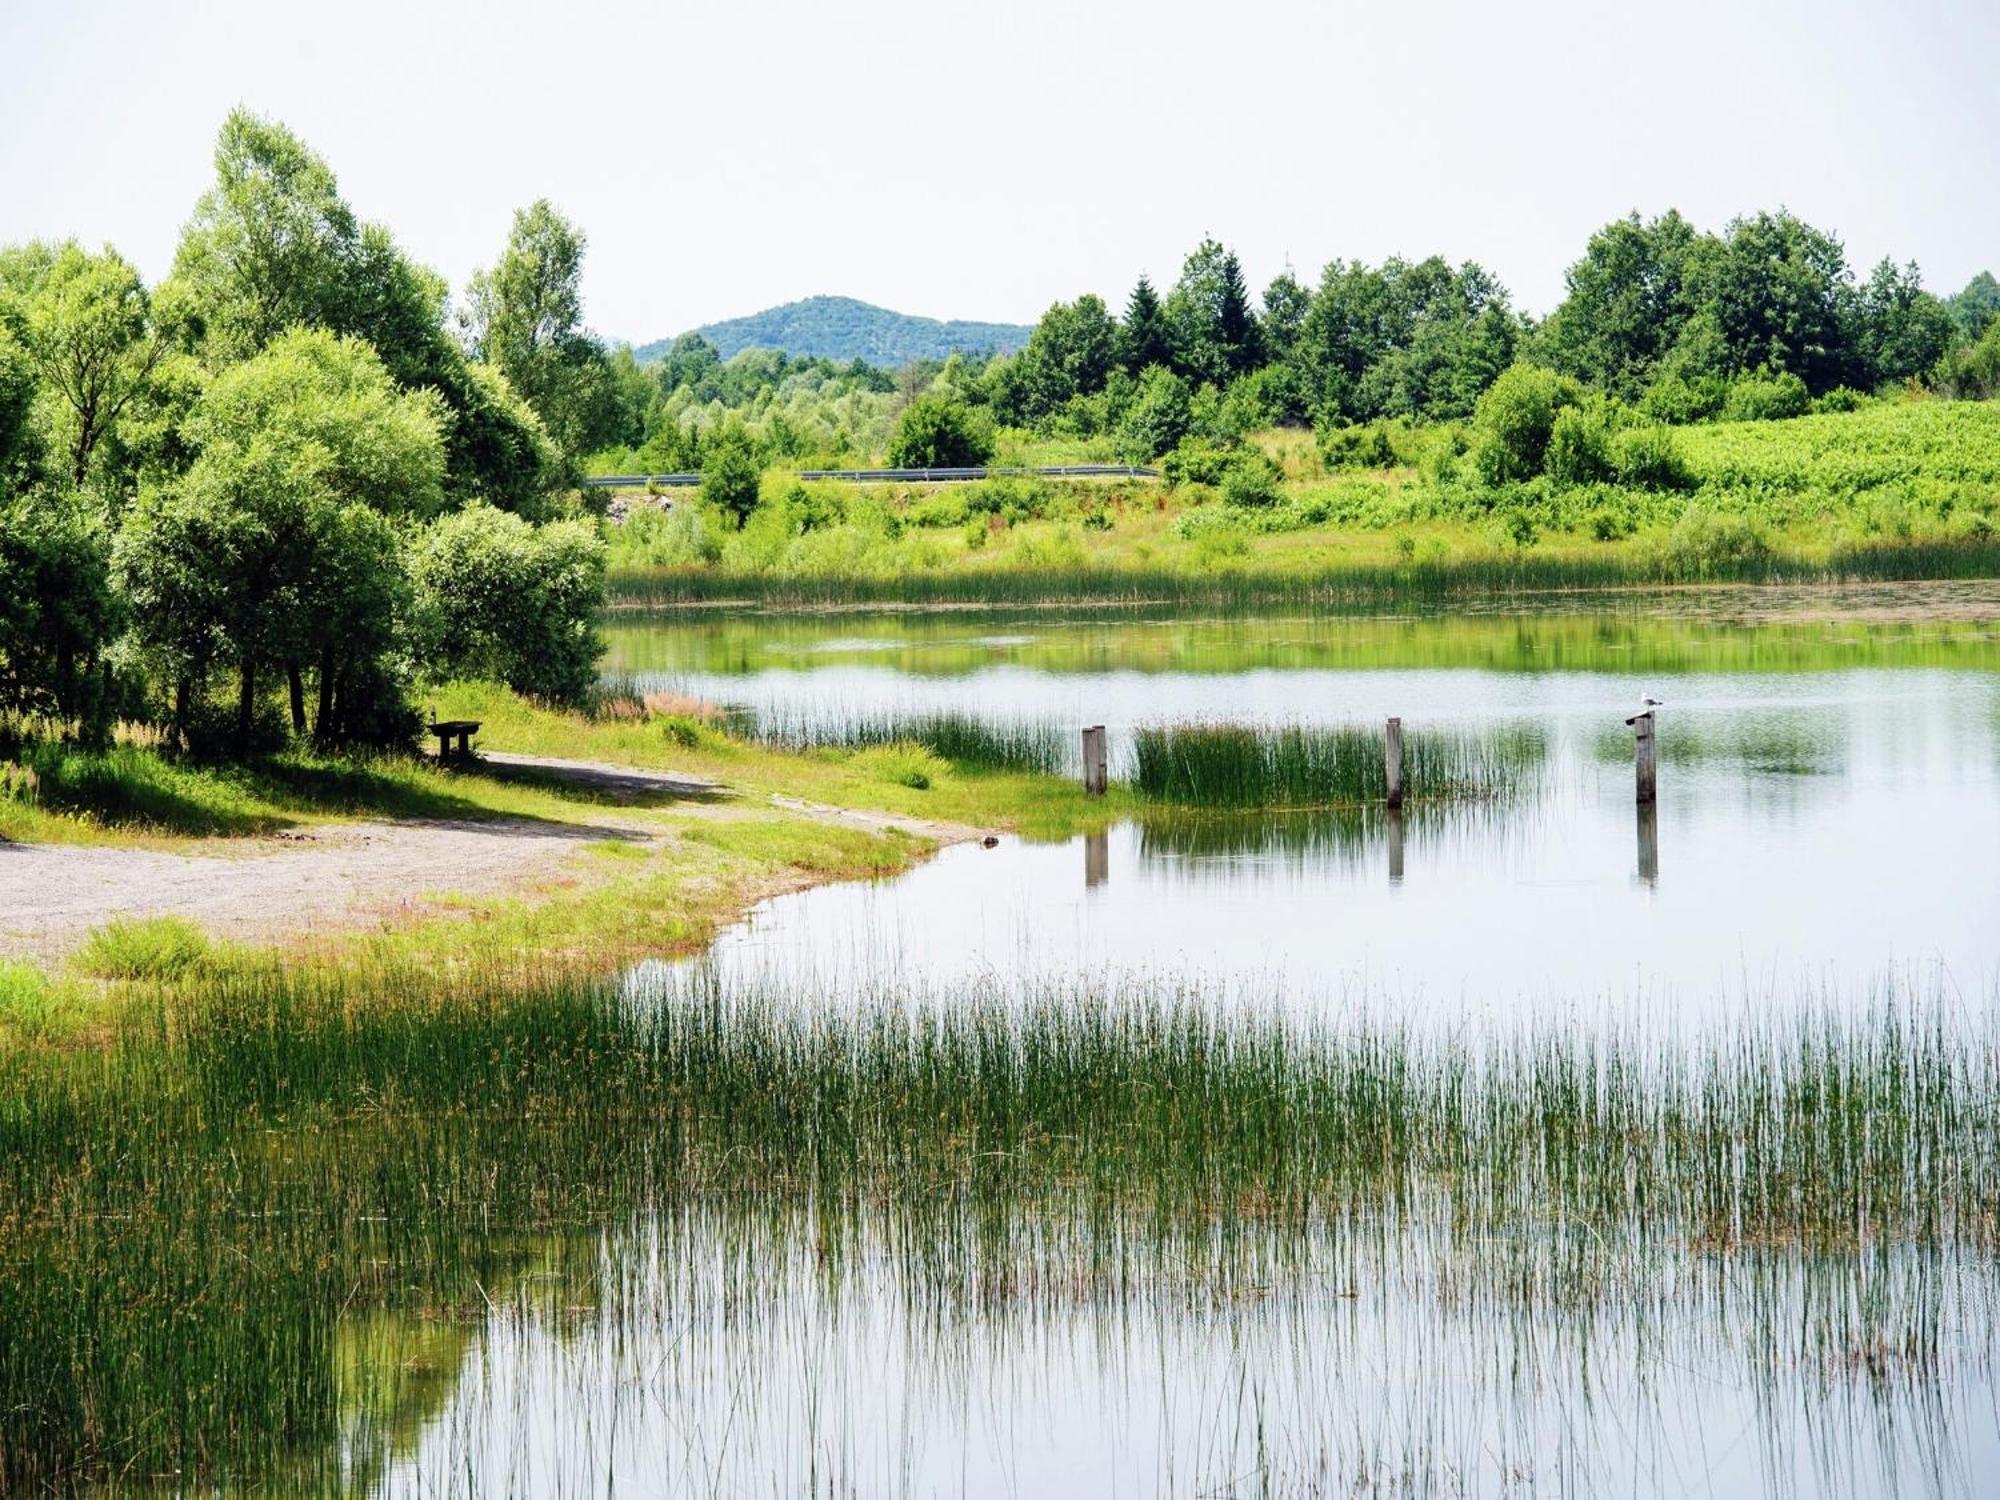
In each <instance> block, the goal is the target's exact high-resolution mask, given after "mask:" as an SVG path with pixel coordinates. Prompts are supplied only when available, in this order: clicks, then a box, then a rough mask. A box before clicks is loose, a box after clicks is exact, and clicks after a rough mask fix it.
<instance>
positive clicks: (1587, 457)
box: [1543, 403, 1612, 489]
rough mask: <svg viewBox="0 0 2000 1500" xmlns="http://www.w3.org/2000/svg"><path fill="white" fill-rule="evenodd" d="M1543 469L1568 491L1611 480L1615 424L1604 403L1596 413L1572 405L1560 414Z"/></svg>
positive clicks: (1557, 417)
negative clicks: (1612, 430)
mask: <svg viewBox="0 0 2000 1500" xmlns="http://www.w3.org/2000/svg"><path fill="white" fill-rule="evenodd" d="M1543 466H1544V467H1545V468H1546V469H1547V470H1548V475H1549V478H1551V479H1553V480H1554V481H1555V482H1556V483H1557V484H1558V485H1560V486H1562V487H1564V488H1565V489H1571V488H1575V487H1577V486H1579V485H1586V484H1602V483H1604V481H1605V480H1607V479H1609V478H1610V477H1611V475H1612V464H1611V422H1610V416H1609V412H1608V410H1607V409H1606V408H1604V406H1603V405H1602V403H1599V405H1598V407H1597V409H1595V410H1591V409H1588V408H1585V407H1581V406H1571V407H1565V408H1564V409H1563V410H1561V411H1559V412H1557V413H1556V420H1555V424H1554V425H1553V426H1552V427H1551V428H1550V429H1549V444H1548V452H1547V454H1546V455H1545V457H1544V460H1543Z"/></svg>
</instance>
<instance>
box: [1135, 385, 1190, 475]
mask: <svg viewBox="0 0 2000 1500" xmlns="http://www.w3.org/2000/svg"><path fill="white" fill-rule="evenodd" d="M1189 420H1190V417H1189V406H1188V388H1187V382H1186V381H1185V380H1182V379H1181V378H1180V376H1178V375H1176V374H1174V372H1173V371H1171V370H1169V369H1168V368H1167V367H1166V366H1164V365H1154V366H1153V367H1152V368H1151V369H1149V370H1147V371H1146V372H1145V374H1143V375H1141V376H1140V377H1139V385H1138V389H1137V391H1136V392H1135V393H1134V395H1133V397H1132V402H1131V404H1130V405H1129V406H1127V407H1126V408H1125V415H1124V419H1123V420H1122V421H1121V422H1120V423H1119V427H1118V453H1119V456H1120V457H1121V458H1123V459H1124V460H1125V462H1127V463H1130V464H1149V463H1151V462H1152V461H1153V460H1154V459H1156V458H1158V457H1159V456H1160V455H1161V454H1163V453H1171V452H1172V451H1173V450H1174V448H1175V447H1176V446H1177V445H1178V444H1179V443H1180V441H1181V439H1182V438H1184V437H1186V436H1187V431H1188V423H1189Z"/></svg>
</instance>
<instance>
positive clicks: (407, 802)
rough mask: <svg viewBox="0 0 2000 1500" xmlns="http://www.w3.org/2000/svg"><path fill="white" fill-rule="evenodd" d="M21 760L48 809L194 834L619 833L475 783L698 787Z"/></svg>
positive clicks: (623, 794) (261, 764)
mask: <svg viewBox="0 0 2000 1500" xmlns="http://www.w3.org/2000/svg"><path fill="white" fill-rule="evenodd" d="M25 759H26V760H27V763H28V764H29V765H30V766H31V767H32V769H33V770H34V772H35V776H36V786H35V791H34V800H35V802H36V803H37V804H38V805H39V806H41V807H42V808H44V809H46V810H48V811H50V812H55V813H62V814H70V815H75V816H81V817H87V818H89V819H91V820H92V821H94V822H96V823H99V824H101V825H103V826H105V827H110V828H133V829H148V830H153V831H157V832H162V833H170V834H182V835H186V836H190V837H254V836H257V835H264V834H273V833H280V832H283V831H284V830H286V829H289V828H294V827H296V826H298V825H299V824H300V823H301V822H303V821H305V819H306V818H308V817H310V816H314V815H319V816H326V815H335V816H370V817H381V818H387V819H397V820H411V819H424V820H429V821H438V822H462V823H474V822H477V823H483V824H489V825H499V826H503V827H504V828H505V829H506V830H507V831H509V832H516V833H519V834H521V835H522V836H534V835H536V834H547V835H561V836H566V837H575V836H577V835H579V834H581V835H584V836H593V835H595V836H601V837H606V838H623V837H626V836H628V834H627V831H626V830H621V829H616V828H600V827H597V826H595V825H592V824H589V823H584V822H576V821H571V820H569V819H566V818H562V817H559V816H550V815H549V814H547V813H537V812H527V811H521V810H518V809H510V808H496V807H493V806H490V805H488V804H486V803H484V802H481V801H480V800H478V799H477V796H476V794H475V790H474V788H475V785H476V783H477V782H478V781H486V782H490V783H493V784H496V785H518V786H524V787H532V788H534V789H536V790H540V791H546V792H549V793H551V794H553V795H555V796H559V797H562V798H563V799H565V800H567V801H573V802H578V803H582V804H585V805H589V806H609V805H614V804H618V803H625V804H628V805H629V804H633V803H635V802H637V803H640V804H641V805H645V804H657V803H666V802H673V801H681V800H688V799H689V798H690V797H692V796H694V795H696V794H695V793H694V791H693V790H692V789H688V790H677V789H673V788H670V787H650V786H649V788H648V792H647V795H646V796H645V797H643V798H639V797H635V796H633V795H632V794H631V793H630V792H629V791H621V789H620V788H619V787H618V786H611V785H594V784H591V783H589V782H579V781H578V780H576V779H574V778H572V777H570V776H567V775H565V774H561V773H559V772H555V771H545V770H541V769H539V768H523V767H513V766H508V767H497V766H487V765H484V764H478V763H475V764H474V765H472V766H469V767H466V768H465V769H464V770H463V771H462V772H458V773H456V774H454V775H450V776H438V775H426V774H418V773H419V771H420V770H421V769H427V767H426V763H425V762H421V761H414V760H383V761H368V760H353V759H347V758H326V759H322V758H319V757H315V756H307V755H278V756H272V757H270V758H268V759H262V760H255V761H248V762H243V763H240V764H235V765H209V764H201V763H197V762H190V761H175V760H169V759H166V758H164V757H162V756H160V755H158V754H156V753H154V752H152V751H150V750H142V749H138V748H136V747H132V746H119V747H117V748H115V749H112V750H110V751H106V752H102V753H97V752H88V751H81V750H76V749H73V748H69V747H57V746H43V747H39V748H38V749H37V750H35V751H33V752H31V753H30V755H29V756H28V757H26V758H25ZM461 777H463V778H465V779H464V780H463V781H461V780H460V778H461ZM454 783H458V785H459V786H462V787H463V790H460V789H458V787H455V785H454ZM720 795H722V793H721V792H720V791H719V790H718V791H715V792H705V793H702V794H701V796H702V798H703V800H707V799H709V798H713V797H716V796H720Z"/></svg>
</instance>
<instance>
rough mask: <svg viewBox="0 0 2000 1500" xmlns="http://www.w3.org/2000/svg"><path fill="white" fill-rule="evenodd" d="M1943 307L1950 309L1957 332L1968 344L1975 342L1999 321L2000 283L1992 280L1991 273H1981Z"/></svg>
mask: <svg viewBox="0 0 2000 1500" xmlns="http://www.w3.org/2000/svg"><path fill="white" fill-rule="evenodd" d="M1945 305H1946V306H1947V307H1949V308H1950V309H1951V316H1952V321H1953V322H1955V323H1956V324H1957V325H1958V331H1959V332H1960V333H1961V334H1962V335H1963V336H1964V337H1965V338H1966V340H1967V341H1968V342H1977V341H1978V339H1979V338H1980V336H1981V335H1983V334H1984V333H1985V332H1986V330H1987V329H1988V328H1989V327H1990V326H1991V325H1992V324H1993V322H1994V321H1995V320H1996V319H2000V281H1995V280H1994V279H1993V273H1992V272H1991V271H1981V272H1980V273H1979V274H1978V275H1977V276H1975V277H1973V278H1972V280H1970V281H1968V282H1967V283H1966V284H1965V290H1964V291H1962V292H1960V293H1959V294H1958V295H1957V296H1956V297H1953V298H1952V299H1951V300H1950V301H1949V302H1948V303H1946V304H1945Z"/></svg>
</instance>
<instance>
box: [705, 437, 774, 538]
mask: <svg viewBox="0 0 2000 1500" xmlns="http://www.w3.org/2000/svg"><path fill="white" fill-rule="evenodd" d="M762 487H763V472H762V471H761V470H760V469H759V467H758V465H757V454H756V451H755V450H754V449H753V448H752V447H751V446H750V436H749V434H748V433H746V432H745V431H744V430H743V429H742V427H740V426H738V425H735V424H733V423H732V424H731V425H729V426H726V427H724V428H723V429H722V431H721V432H720V433H718V434H717V435H716V437H715V439H714V440H713V441H712V442H710V443H709V444H708V451H707V453H705V454H704V455H703V457H702V464H701V498H702V499H704V500H706V501H707V502H708V503H709V504H710V505H713V506H714V507H715V508H716V509H717V510H718V511H720V512H722V514H724V515H726V516H733V517H734V518H735V520H736V525H737V528H738V529H739V530H740V529H742V526H743V523H744V522H745V521H747V520H749V519H750V513H751V512H752V511H754V510H755V509H756V508H757V497H758V494H759V492H760V490H761V489H762Z"/></svg>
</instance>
